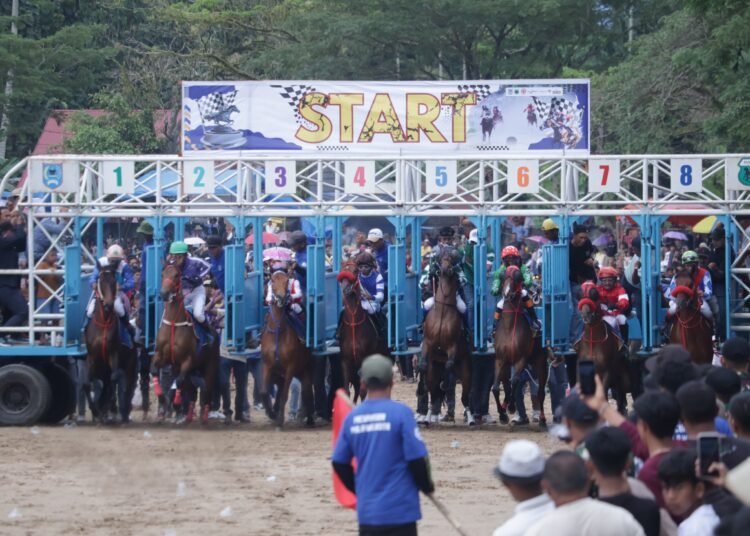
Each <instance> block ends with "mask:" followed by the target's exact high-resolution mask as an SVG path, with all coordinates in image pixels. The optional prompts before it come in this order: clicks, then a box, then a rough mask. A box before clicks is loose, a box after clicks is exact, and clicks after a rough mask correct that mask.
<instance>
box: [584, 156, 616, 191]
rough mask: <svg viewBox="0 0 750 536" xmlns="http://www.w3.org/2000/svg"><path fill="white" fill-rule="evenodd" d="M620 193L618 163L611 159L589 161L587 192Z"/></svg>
mask: <svg viewBox="0 0 750 536" xmlns="http://www.w3.org/2000/svg"><path fill="white" fill-rule="evenodd" d="M619 191H620V161H619V160H613V159H606V160H604V159H601V160H600V159H598V158H597V159H596V160H589V192H597V193H599V192H610V193H617V192H619Z"/></svg>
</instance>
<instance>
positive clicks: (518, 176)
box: [508, 160, 539, 194]
mask: <svg viewBox="0 0 750 536" xmlns="http://www.w3.org/2000/svg"><path fill="white" fill-rule="evenodd" d="M508 193H509V194H538V193H539V160H508Z"/></svg>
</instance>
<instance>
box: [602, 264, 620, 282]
mask: <svg viewBox="0 0 750 536" xmlns="http://www.w3.org/2000/svg"><path fill="white" fill-rule="evenodd" d="M618 277H619V274H618V273H617V270H615V269H614V268H612V267H611V266H605V267H604V268H602V269H601V270H599V280H600V281H603V280H605V279H617V278H618Z"/></svg>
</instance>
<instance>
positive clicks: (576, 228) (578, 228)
mask: <svg viewBox="0 0 750 536" xmlns="http://www.w3.org/2000/svg"><path fill="white" fill-rule="evenodd" d="M588 232H589V230H588V229H587V228H586V226H585V225H579V224H577V223H576V224H574V225H573V234H574V235H577V234H578V233H588Z"/></svg>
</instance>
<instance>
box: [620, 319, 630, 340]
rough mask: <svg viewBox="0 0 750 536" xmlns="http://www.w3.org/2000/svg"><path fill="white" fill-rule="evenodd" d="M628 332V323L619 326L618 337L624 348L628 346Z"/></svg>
mask: <svg viewBox="0 0 750 536" xmlns="http://www.w3.org/2000/svg"><path fill="white" fill-rule="evenodd" d="M629 331H630V326H628V323H627V322H625V323H624V324H623V325H622V326H620V335H622V342H623V344H624V345H625V346H627V345H628V340H629V339H628V332H629Z"/></svg>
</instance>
